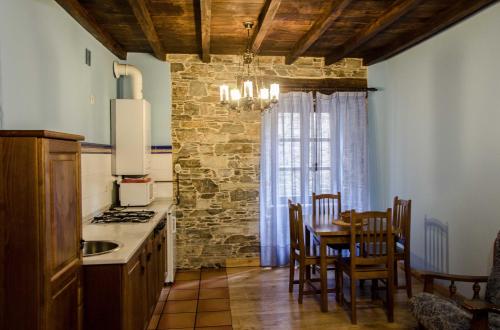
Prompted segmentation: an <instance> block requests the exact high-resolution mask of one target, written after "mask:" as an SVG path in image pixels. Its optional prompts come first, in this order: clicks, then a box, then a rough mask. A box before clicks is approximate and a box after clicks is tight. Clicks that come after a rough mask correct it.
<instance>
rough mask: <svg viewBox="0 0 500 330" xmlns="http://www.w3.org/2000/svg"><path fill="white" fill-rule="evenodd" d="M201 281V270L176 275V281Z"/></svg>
mask: <svg viewBox="0 0 500 330" xmlns="http://www.w3.org/2000/svg"><path fill="white" fill-rule="evenodd" d="M199 279H200V271H199V270H189V271H178V272H176V273H175V280H176V281H189V280H199Z"/></svg>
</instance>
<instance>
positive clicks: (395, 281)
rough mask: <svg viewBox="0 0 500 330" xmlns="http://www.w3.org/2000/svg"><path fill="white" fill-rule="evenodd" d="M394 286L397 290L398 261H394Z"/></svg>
mask: <svg viewBox="0 0 500 330" xmlns="http://www.w3.org/2000/svg"><path fill="white" fill-rule="evenodd" d="M394 286H395V287H396V289H397V288H398V261H397V260H394Z"/></svg>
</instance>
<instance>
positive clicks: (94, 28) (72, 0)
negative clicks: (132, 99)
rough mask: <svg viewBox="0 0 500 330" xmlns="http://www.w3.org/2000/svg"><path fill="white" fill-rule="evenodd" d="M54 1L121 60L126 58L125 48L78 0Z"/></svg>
mask: <svg viewBox="0 0 500 330" xmlns="http://www.w3.org/2000/svg"><path fill="white" fill-rule="evenodd" d="M56 2H57V3H58V4H59V5H60V6H61V7H63V8H64V10H66V11H67V12H68V14H70V15H71V16H72V17H73V18H74V19H75V20H76V21H77V22H78V23H79V24H80V25H81V26H83V28H84V29H85V30H87V31H88V32H89V33H90V34H91V35H93V36H94V38H96V39H97V40H98V41H99V42H100V43H101V44H103V45H104V47H106V48H107V49H109V51H110V52H112V53H113V54H115V55H116V57H118V58H119V59H121V60H125V59H126V58H127V52H126V51H125V49H123V47H122V46H121V45H120V44H119V43H118V42H116V40H115V39H113V37H112V36H111V35H110V34H109V33H108V32H107V31H106V30H104V29H103V28H102V27H101V26H100V25H99V24H98V23H97V21H96V20H95V19H94V18H93V17H92V16H90V14H89V13H88V11H87V10H86V9H85V8H84V7H83V6H82V5H81V4H80V2H79V1H78V0H56Z"/></svg>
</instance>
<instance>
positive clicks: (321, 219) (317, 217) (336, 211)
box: [312, 192, 342, 224]
mask: <svg viewBox="0 0 500 330" xmlns="http://www.w3.org/2000/svg"><path fill="white" fill-rule="evenodd" d="M340 205H341V199H340V192H337V194H336V195H335V194H319V195H316V193H313V194H312V215H313V221H314V222H315V223H316V224H328V223H331V222H332V220H333V219H337V218H339V217H340V213H342V209H341V206H340Z"/></svg>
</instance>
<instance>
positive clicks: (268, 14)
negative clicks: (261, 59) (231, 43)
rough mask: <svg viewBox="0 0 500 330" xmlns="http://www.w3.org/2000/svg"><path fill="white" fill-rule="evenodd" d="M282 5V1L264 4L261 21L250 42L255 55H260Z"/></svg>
mask: <svg viewBox="0 0 500 330" xmlns="http://www.w3.org/2000/svg"><path fill="white" fill-rule="evenodd" d="M280 3H281V0H267V1H266V3H265V4H264V8H263V9H262V11H261V13H260V15H259V21H258V22H257V26H256V27H255V30H254V32H253V34H252V39H251V40H250V49H251V50H252V51H253V52H254V53H255V54H258V53H259V50H260V46H261V45H262V42H263V41H264V38H265V37H266V35H267V33H268V32H269V30H270V29H271V24H272V22H273V20H274V16H276V13H277V12H278V8H279V7H280Z"/></svg>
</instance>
